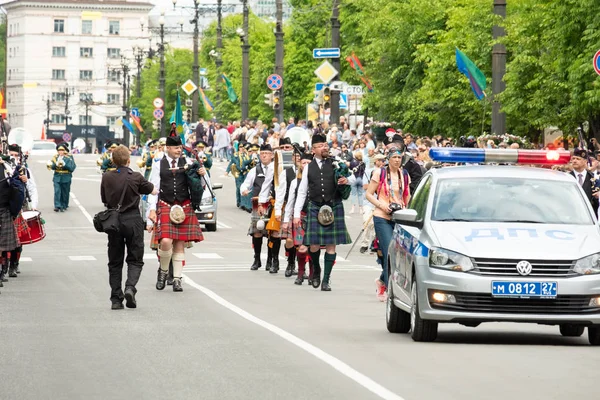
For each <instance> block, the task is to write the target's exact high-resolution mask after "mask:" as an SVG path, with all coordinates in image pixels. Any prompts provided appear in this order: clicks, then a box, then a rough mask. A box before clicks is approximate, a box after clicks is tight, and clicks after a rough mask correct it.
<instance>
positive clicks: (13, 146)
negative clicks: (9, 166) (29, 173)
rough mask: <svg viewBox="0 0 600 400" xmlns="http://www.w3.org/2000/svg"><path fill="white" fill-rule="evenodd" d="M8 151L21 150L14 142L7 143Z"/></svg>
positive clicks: (18, 151)
mask: <svg viewBox="0 0 600 400" xmlns="http://www.w3.org/2000/svg"><path fill="white" fill-rule="evenodd" d="M8 151H16V152H17V153H20V152H21V148H20V147H19V145H18V144H16V143H14V144H9V145H8Z"/></svg>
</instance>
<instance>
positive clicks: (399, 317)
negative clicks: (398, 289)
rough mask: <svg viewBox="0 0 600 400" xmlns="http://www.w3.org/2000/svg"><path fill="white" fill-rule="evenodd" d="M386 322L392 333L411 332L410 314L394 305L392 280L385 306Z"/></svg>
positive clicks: (389, 282)
mask: <svg viewBox="0 0 600 400" xmlns="http://www.w3.org/2000/svg"><path fill="white" fill-rule="evenodd" d="M385 322H386V325H387V330H388V331H389V332H391V333H408V332H409V331H410V314H409V313H407V312H405V311H403V310H401V309H399V308H398V307H396V305H395V304H394V291H393V289H392V279H391V277H390V279H389V281H388V298H387V302H386V305H385Z"/></svg>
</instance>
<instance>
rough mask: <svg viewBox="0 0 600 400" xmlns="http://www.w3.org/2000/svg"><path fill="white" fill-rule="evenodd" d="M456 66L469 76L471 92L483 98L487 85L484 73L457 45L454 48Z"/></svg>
mask: <svg viewBox="0 0 600 400" xmlns="http://www.w3.org/2000/svg"><path fill="white" fill-rule="evenodd" d="M456 66H457V67H458V70H459V71H460V72H461V73H462V74H464V75H465V76H466V77H467V78H469V83H470V84H471V89H473V93H475V97H477V98H478V99H479V100H481V99H483V98H484V97H485V92H484V91H485V88H486V86H487V82H486V79H485V75H484V74H483V72H481V70H480V69H479V68H477V66H476V65H475V64H474V63H473V61H471V60H470V59H469V57H467V56H466V55H465V54H464V53H463V52H462V51H460V50H459V49H458V47H457V48H456Z"/></svg>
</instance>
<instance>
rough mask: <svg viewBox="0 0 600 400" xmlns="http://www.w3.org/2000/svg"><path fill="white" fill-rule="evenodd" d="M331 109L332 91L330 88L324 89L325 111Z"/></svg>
mask: <svg viewBox="0 0 600 400" xmlns="http://www.w3.org/2000/svg"><path fill="white" fill-rule="evenodd" d="M330 108H331V89H329V88H328V87H326V88H323V109H325V110H329V109H330Z"/></svg>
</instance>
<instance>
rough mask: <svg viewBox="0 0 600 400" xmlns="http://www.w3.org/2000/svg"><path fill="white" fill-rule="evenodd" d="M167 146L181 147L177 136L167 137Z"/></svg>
mask: <svg viewBox="0 0 600 400" xmlns="http://www.w3.org/2000/svg"><path fill="white" fill-rule="evenodd" d="M167 146H182V143H181V138H180V137H179V136H169V137H168V138H167Z"/></svg>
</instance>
